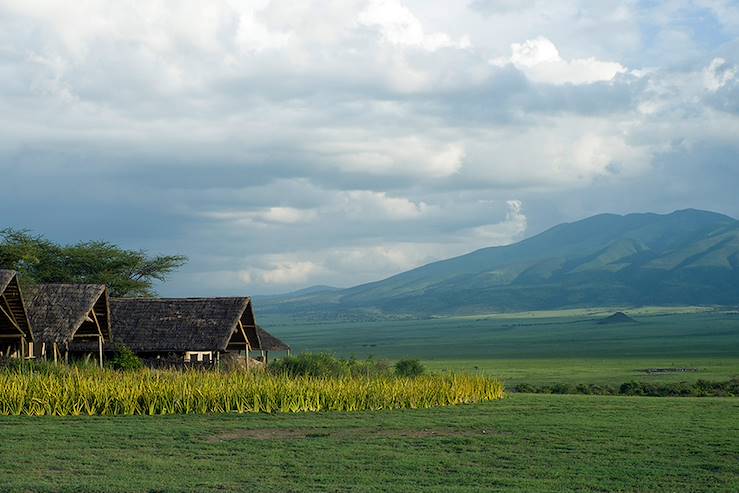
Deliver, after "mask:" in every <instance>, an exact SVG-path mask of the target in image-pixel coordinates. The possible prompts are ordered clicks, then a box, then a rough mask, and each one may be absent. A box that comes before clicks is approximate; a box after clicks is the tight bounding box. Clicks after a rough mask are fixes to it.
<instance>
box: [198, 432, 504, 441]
mask: <svg viewBox="0 0 739 493" xmlns="http://www.w3.org/2000/svg"><path fill="white" fill-rule="evenodd" d="M497 434H500V433H499V432H495V431H493V430H466V429H459V428H424V429H420V430H408V429H382V428H341V429H329V428H256V429H251V430H229V431H223V432H221V433H218V434H216V435H213V436H210V437H208V438H207V439H206V440H205V441H206V442H207V443H220V442H227V441H231V440H303V439H311V438H347V439H356V438H443V437H473V436H478V437H479V436H485V435H497Z"/></svg>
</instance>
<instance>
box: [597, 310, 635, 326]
mask: <svg viewBox="0 0 739 493" xmlns="http://www.w3.org/2000/svg"><path fill="white" fill-rule="evenodd" d="M596 323H597V324H598V325H613V324H635V323H638V322H637V321H636V320H634V319H633V318H631V317H629V316H628V315H626V314H625V313H624V312H616V313H614V314H613V315H609V316H608V317H606V318H602V319H600V320H598V321H597V322H596Z"/></svg>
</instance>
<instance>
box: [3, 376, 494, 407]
mask: <svg viewBox="0 0 739 493" xmlns="http://www.w3.org/2000/svg"><path fill="white" fill-rule="evenodd" d="M502 397H503V385H502V384H501V383H500V382H499V381H497V380H494V379H491V378H488V377H484V376H479V375H423V376H420V377H417V378H398V377H392V376H379V377H366V376H364V377H362V376H339V377H311V376H288V375H286V374H271V373H264V372H259V373H255V372H240V371H233V372H201V371H184V372H179V371H170V370H149V369H141V370H136V371H128V372H121V371H115V370H111V369H104V370H101V369H88V368H70V369H66V370H64V371H36V370H34V369H31V370H30V371H28V370H24V371H13V370H5V371H0V415H5V416H8V415H28V416H45V415H53V416H80V415H89V416H92V415H103V416H112V415H162V414H205V413H262V412H263V413H295V412H315V411H344V412H346V411H362V410H380V409H405V408H411V409H414V408H419V409H420V408H429V407H436V406H450V405H457V404H473V403H479V402H483V401H490V400H495V399H500V398H502Z"/></svg>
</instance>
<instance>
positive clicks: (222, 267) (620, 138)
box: [0, 0, 739, 296]
mask: <svg viewBox="0 0 739 493" xmlns="http://www.w3.org/2000/svg"><path fill="white" fill-rule="evenodd" d="M738 156H739V2H737V1H722V0H695V1H682V0H677V1H669V0H668V1H660V2H657V1H644V2H642V1H626V2H624V1H618V2H615V1H614V2H612V1H608V0H603V1H598V2H592V1H586V0H582V1H552V0H546V1H538V0H469V1H466V0H458V1H431V0H423V1H421V0H340V1H332V0H322V1H309V0H306V1H300V0H271V1H270V0H259V1H253V2H252V1H247V0H244V1H236V0H233V1H230V0H229V1H220V0H206V1H194V0H176V1H164V0H146V1H134V0H131V1H126V2H121V1H118V0H77V1H75V2H69V1H44V0H17V1H16V0H0V191H1V192H0V227H14V228H23V229H30V230H32V231H34V232H35V233H38V234H43V235H45V236H47V237H48V238H50V239H53V240H55V241H59V242H62V243H73V242H77V241H81V240H99V239H104V240H108V241H112V242H115V243H118V244H120V245H122V246H124V247H126V248H135V249H145V250H147V251H148V252H150V253H151V254H184V255H187V256H188V257H189V259H190V261H189V263H188V264H187V266H186V267H184V268H183V269H182V270H181V271H179V272H177V273H176V274H173V275H172V276H171V278H170V279H169V281H168V282H167V283H166V284H164V285H161V286H160V287H159V291H160V293H161V294H162V295H165V296H214V295H236V294H269V293H280V292H287V291H290V290H294V289H299V288H302V287H306V286H310V285H316V284H322V285H323V284H326V285H333V286H341V287H343V286H352V285H356V284H359V283H363V282H368V281H373V280H378V279H381V278H384V277H387V276H389V275H392V274H395V273H398V272H401V271H404V270H407V269H410V268H413V267H416V266H419V265H422V264H425V263H428V262H430V261H434V260H438V259H443V258H447V257H451V256H455V255H459V254H462V253H466V252H469V251H472V250H475V249H478V248H482V247H487V246H495V245H504V244H508V243H511V242H515V241H519V240H521V239H524V238H526V237H529V236H531V235H534V234H536V233H539V232H541V231H543V230H545V229H547V228H548V227H551V226H553V225H555V224H558V223H560V222H565V221H574V220H578V219H581V218H584V217H587V216H590V215H593V214H598V213H604V212H611V213H620V214H623V213H630V212H646V211H650V212H659V213H665V212H670V211H673V210H676V209H683V208H700V209H708V210H713V211H717V212H721V213H725V214H728V215H731V216H733V217H739V200H737V188H738V186H739V159H738Z"/></svg>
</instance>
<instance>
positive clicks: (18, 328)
mask: <svg viewBox="0 0 739 493" xmlns="http://www.w3.org/2000/svg"><path fill="white" fill-rule="evenodd" d="M0 313H2V314H3V315H5V316H6V317H7V319H8V321H9V322H10V323H11V324H13V327H15V328H16V330H18V332H20V333H21V335H24V336H25V334H24V333H23V330H21V328H20V326H18V323H17V322H16V321H15V318H13V317H12V316H11V315H10V314H8V312H6V311H5V309H4V308H3V307H2V306H0Z"/></svg>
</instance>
